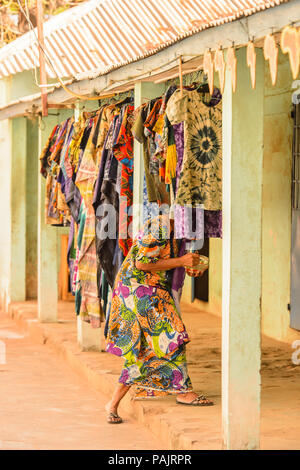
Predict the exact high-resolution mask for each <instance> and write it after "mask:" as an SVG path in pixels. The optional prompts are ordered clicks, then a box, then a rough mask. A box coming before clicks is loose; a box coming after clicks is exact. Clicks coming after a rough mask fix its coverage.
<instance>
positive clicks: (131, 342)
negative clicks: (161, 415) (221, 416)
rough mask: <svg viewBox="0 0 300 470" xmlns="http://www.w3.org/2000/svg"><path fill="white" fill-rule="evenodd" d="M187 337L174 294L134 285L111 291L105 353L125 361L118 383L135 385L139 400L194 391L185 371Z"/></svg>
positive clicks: (156, 288) (118, 287) (119, 287)
mask: <svg viewBox="0 0 300 470" xmlns="http://www.w3.org/2000/svg"><path fill="white" fill-rule="evenodd" d="M187 342H189V338H188V335H187V332H186V330H185V327H184V325H183V322H182V320H181V317H180V315H179V312H178V310H177V308H176V305H175V302H174V299H173V297H172V295H171V294H170V293H169V292H168V291H167V290H164V289H161V288H159V287H154V286H145V285H139V284H138V283H135V286H134V287H133V285H132V284H131V286H130V287H127V286H124V285H122V283H119V284H117V287H116V288H115V289H114V292H113V298H112V305H111V312H110V320H109V328H108V337H107V347H106V351H107V352H110V353H112V354H116V355H118V356H123V357H124V359H125V364H124V368H123V370H122V373H121V376H120V378H119V382H120V383H122V384H124V385H130V386H131V385H134V386H137V387H138V388H137V392H138V393H137V396H138V397H139V396H140V397H154V396H162V395H166V394H172V393H186V392H187V391H189V390H192V384H191V380H190V378H189V376H188V372H187V364H186V343H187Z"/></svg>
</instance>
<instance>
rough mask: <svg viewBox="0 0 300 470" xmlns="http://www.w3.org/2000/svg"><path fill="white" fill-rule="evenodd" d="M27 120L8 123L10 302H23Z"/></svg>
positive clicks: (24, 296) (17, 119)
mask: <svg viewBox="0 0 300 470" xmlns="http://www.w3.org/2000/svg"><path fill="white" fill-rule="evenodd" d="M26 124H27V122H26V118H24V117H19V118H15V119H12V122H11V126H12V128H11V137H12V147H11V258H10V260H11V266H10V300H11V301H12V302H22V301H24V300H26V141H27V126H26Z"/></svg>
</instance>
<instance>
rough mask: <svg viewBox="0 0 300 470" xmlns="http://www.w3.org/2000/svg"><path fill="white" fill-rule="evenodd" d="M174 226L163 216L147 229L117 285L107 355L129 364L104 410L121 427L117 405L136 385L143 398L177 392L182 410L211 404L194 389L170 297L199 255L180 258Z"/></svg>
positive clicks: (184, 338)
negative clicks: (175, 280)
mask: <svg viewBox="0 0 300 470" xmlns="http://www.w3.org/2000/svg"><path fill="white" fill-rule="evenodd" d="M170 225H171V227H172V226H173V221H171V223H170V221H169V218H168V217H167V216H165V215H160V216H158V217H156V218H155V219H153V220H150V221H148V222H147V223H146V224H145V226H144V227H143V229H142V230H141V231H140V232H139V234H138V235H137V237H136V238H135V240H134V241H133V245H132V248H131V250H130V252H129V253H128V255H127V257H126V259H125V260H124V262H123V264H122V266H121V268H120V271H119V273H118V275H117V278H116V281H115V285H114V290H113V294H112V303H111V312H110V319H109V324H108V334H107V347H106V351H108V352H110V353H112V354H116V355H117V356H123V357H124V359H125V365H124V368H123V370H122V373H121V376H120V378H119V384H118V386H117V388H116V389H115V391H114V393H113V396H112V399H111V401H110V402H109V403H108V404H107V405H106V411H107V412H108V416H107V420H108V422H109V423H112V424H118V423H121V422H122V418H121V417H120V416H119V415H118V406H119V404H120V401H121V400H122V398H123V397H124V396H125V395H126V393H127V392H128V390H129V388H130V387H131V386H132V385H135V386H136V387H138V392H140V396H142V394H143V393H144V394H146V396H148V397H149V396H152V397H153V396H160V395H166V394H170V393H174V394H177V403H180V404H183V405H194V406H208V405H213V402H211V401H210V400H208V399H207V398H206V397H204V396H203V395H201V396H198V395H197V394H196V393H195V392H193V390H192V384H191V380H190V378H189V376H188V373H187V366H186V355H185V345H186V343H188V342H189V338H188V334H187V332H186V329H185V326H184V324H183V322H182V319H181V317H180V313H179V311H178V309H177V307H176V303H175V301H174V298H173V296H172V293H171V292H172V291H171V287H172V276H173V272H174V269H175V268H178V267H185V268H191V267H193V266H196V265H197V264H198V262H199V255H198V254H196V253H188V254H185V255H184V256H180V257H177V253H178V249H177V243H176V241H175V240H174V238H173V235H172V233H171V234H170Z"/></svg>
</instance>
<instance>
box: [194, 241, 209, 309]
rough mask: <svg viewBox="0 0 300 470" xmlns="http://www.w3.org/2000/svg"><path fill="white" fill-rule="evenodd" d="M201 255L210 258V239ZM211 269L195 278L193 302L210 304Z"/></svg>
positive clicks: (205, 242) (202, 249)
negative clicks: (200, 301) (196, 300)
mask: <svg viewBox="0 0 300 470" xmlns="http://www.w3.org/2000/svg"><path fill="white" fill-rule="evenodd" d="M199 253H200V254H201V255H205V256H207V257H208V258H209V238H206V239H205V240H204V245H203V247H202V248H201V250H200V251H199ZM208 276H209V269H207V270H206V271H205V273H204V274H203V275H202V276H201V277H196V278H193V299H192V300H193V301H194V300H195V299H198V300H202V301H203V302H208V298H209V297H208V295H209V292H208V280H209V277H208Z"/></svg>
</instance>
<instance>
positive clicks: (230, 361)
mask: <svg viewBox="0 0 300 470" xmlns="http://www.w3.org/2000/svg"><path fill="white" fill-rule="evenodd" d="M256 51H257V66H256V89H255V90H252V88H251V84H250V73H249V69H248V67H247V64H246V49H245V48H242V49H240V50H238V51H236V55H237V90H236V93H232V88H231V77H230V72H228V71H227V72H226V87H225V92H224V95H223V224H224V225H223V292H222V297H223V299H222V300H223V311H222V421H223V446H224V448H226V449H258V448H259V435H260V388H261V377H260V357H261V339H260V336H261V330H260V322H261V306H260V302H261V258H262V248H261V232H262V222H261V216H262V171H263V103H264V96H263V95H264V61H263V57H262V51H261V50H258V49H257V50H256Z"/></svg>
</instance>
